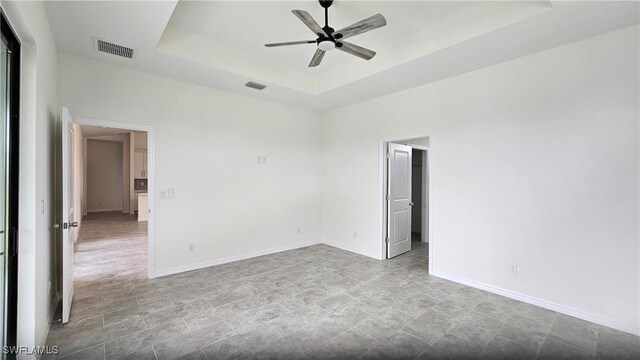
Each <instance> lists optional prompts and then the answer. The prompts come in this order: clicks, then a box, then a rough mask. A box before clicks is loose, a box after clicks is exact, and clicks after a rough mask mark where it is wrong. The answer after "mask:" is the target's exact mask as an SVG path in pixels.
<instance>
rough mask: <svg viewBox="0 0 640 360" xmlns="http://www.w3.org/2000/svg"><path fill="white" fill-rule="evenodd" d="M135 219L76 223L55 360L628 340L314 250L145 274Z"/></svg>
mask: <svg viewBox="0 0 640 360" xmlns="http://www.w3.org/2000/svg"><path fill="white" fill-rule="evenodd" d="M145 233H146V223H138V222H136V221H135V219H134V218H132V217H129V216H123V215H115V214H106V215H91V216H89V217H88V218H86V220H85V222H84V223H83V227H82V230H81V237H80V240H79V242H78V244H77V253H76V278H75V279H76V286H77V287H76V295H75V300H74V305H73V309H72V314H71V319H70V322H69V323H68V324H66V325H64V326H61V325H60V324H57V323H56V324H53V325H52V328H51V331H50V334H49V338H48V340H47V343H48V344H49V345H57V346H59V348H60V354H59V355H58V356H57V357H58V358H65V359H105V358H106V359H177V358H180V359H235V358H242V359H246V358H250V359H280V358H285V359H334V358H335V359H343V358H347V359H348V358H361V359H378V358H398V359H413V358H420V359H440V358H492V359H493V358H504V359H527V358H532V359H533V358H539V359H558V358H572V359H583V358H584V359H591V358H602V359H627V358H629V359H630V358H635V359H637V358H638V357H639V356H640V342H639V338H638V337H635V336H631V335H628V334H625V333H622V332H619V331H615V330H612V329H609V328H605V327H602V326H599V325H596V324H593V323H589V322H586V321H582V320H579V319H576V318H572V317H568V316H564V315H561V314H557V313H555V312H552V311H548V310H545V309H542V308H538V307H535V306H532V305H528V304H524V303H521V302H518V301H514V300H510V299H507V298H504V297H501V296H497V295H493V294H491V293H487V292H484V291H480V290H477V289H474V288H470V287H466V286H462V285H459V284H456V283H453V282H449V281H446V280H442V279H439V278H436V277H433V276H429V275H428V274H427V261H428V254H427V247H426V246H425V245H424V244H421V243H414V249H413V250H412V251H411V252H409V253H407V254H404V255H401V256H398V257H396V258H394V259H392V260H387V261H378V260H374V259H370V258H367V257H364V256H361V255H357V254H354V253H350V252H347V251H343V250H340V249H336V248H333V247H330V246H327V245H315V246H310V247H306V248H302V249H297V250H292V251H286V252H282V253H277V254H272V255H267V256H262V257H258V258H253V259H249V260H243V261H238V262H234V263H229V264H225V265H220V266H215V267H210V268H206V269H201V270H197V271H192V272H189V273H182V274H177V275H173V276H167V277H162V278H158V279H154V280H149V279H146V237H145Z"/></svg>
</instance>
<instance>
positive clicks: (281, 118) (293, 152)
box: [59, 53, 322, 273]
mask: <svg viewBox="0 0 640 360" xmlns="http://www.w3.org/2000/svg"><path fill="white" fill-rule="evenodd" d="M59 77H60V87H59V89H60V103H61V104H63V105H64V106H68V107H69V109H70V110H71V113H72V115H74V116H76V117H85V118H93V119H103V120H110V121H120V122H126V123H136V124H144V125H151V126H154V128H155V141H156V143H155V144H156V149H157V150H156V154H155V155H156V159H157V162H156V164H157V168H156V180H157V181H156V184H157V193H158V194H159V192H160V190H166V189H167V188H170V187H172V188H174V189H175V198H173V199H166V200H158V201H157V213H156V215H157V257H156V262H157V270H158V271H159V272H161V273H166V272H169V271H177V270H181V269H185V268H189V267H192V266H196V265H198V264H200V265H205V264H207V262H210V261H214V260H219V259H224V258H228V257H232V256H240V255H246V254H249V253H253V252H258V251H267V250H269V249H278V248H283V247H291V246H296V245H299V244H302V243H308V242H311V241H318V240H320V238H321V233H320V223H321V220H320V219H321V196H322V194H321V174H320V170H321V124H320V115H319V114H317V113H315V112H311V111H307V110H302V109H298V108H293V107H290V106H285V105H280V104H276V103H271V102H267V101H262V100H259V99H255V98H250V97H244V96H240V95H235V94H230V93H226V92H223V91H219V90H215V89H210V88H205V87H201V86H197V85H193V84H189V83H185V82H181V81H176V80H171V79H169V78H165V77H161V76H157V75H153V74H149V73H144V72H139V71H134V70H130V69H125V68H122V67H118V66H114V65H110V64H106V63H101V62H96V61H91V60H86V59H82V58H79V57H75V56H72V55H67V54H62V53H61V54H60V56H59ZM258 155H264V156H266V155H269V158H268V162H267V164H264V165H258V164H256V157H257V156H258ZM298 227H300V228H301V230H302V232H301V234H298V233H297V228H298ZM190 242H194V243H196V251H195V252H191V253H189V252H187V248H188V244H189V243H190Z"/></svg>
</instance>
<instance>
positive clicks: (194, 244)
mask: <svg viewBox="0 0 640 360" xmlns="http://www.w3.org/2000/svg"><path fill="white" fill-rule="evenodd" d="M188 251H189V252H194V251H196V243H189V248H188Z"/></svg>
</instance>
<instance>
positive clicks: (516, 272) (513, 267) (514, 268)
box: [509, 264, 518, 275]
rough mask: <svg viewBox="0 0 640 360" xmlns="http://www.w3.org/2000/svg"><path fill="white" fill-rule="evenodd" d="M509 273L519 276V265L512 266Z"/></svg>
mask: <svg viewBox="0 0 640 360" xmlns="http://www.w3.org/2000/svg"><path fill="white" fill-rule="evenodd" d="M509 273H511V275H518V264H510V265H509Z"/></svg>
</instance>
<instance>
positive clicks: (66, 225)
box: [53, 221, 78, 230]
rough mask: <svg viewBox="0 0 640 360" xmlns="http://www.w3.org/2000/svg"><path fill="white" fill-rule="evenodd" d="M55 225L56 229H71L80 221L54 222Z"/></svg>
mask: <svg viewBox="0 0 640 360" xmlns="http://www.w3.org/2000/svg"><path fill="white" fill-rule="evenodd" d="M53 227H54V228H56V229H65V230H66V229H69V228H72V227H78V222H77V221H74V222H70V223H62V224H53Z"/></svg>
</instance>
